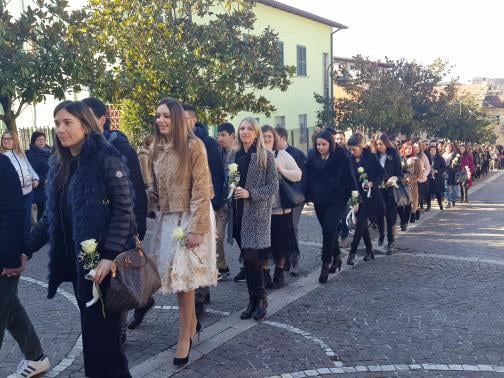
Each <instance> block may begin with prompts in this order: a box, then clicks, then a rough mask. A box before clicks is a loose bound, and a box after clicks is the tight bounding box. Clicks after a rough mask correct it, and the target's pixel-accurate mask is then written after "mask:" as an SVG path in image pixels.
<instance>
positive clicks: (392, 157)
mask: <svg viewBox="0 0 504 378" xmlns="http://www.w3.org/2000/svg"><path fill="white" fill-rule="evenodd" d="M386 154H387V158H386V160H385V168H384V169H385V173H384V181H385V182H386V181H387V180H388V179H389V178H391V177H393V176H396V177H397V178H398V179H399V180H402V178H403V169H402V166H401V157H400V156H399V153H398V152H397V150H396V149H395V148H387V152H386ZM376 157H377V159H380V155H379V154H376ZM378 162H379V160H378Z"/></svg>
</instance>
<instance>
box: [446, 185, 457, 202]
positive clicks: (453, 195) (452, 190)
mask: <svg viewBox="0 0 504 378" xmlns="http://www.w3.org/2000/svg"><path fill="white" fill-rule="evenodd" d="M458 196H459V193H458V185H447V186H446V199H447V200H448V202H455V201H457V199H458Z"/></svg>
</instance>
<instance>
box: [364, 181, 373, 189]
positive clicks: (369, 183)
mask: <svg viewBox="0 0 504 378" xmlns="http://www.w3.org/2000/svg"><path fill="white" fill-rule="evenodd" d="M372 187H373V182H372V181H368V182H367V184H365V185H364V189H365V190H368V189H371V188H372Z"/></svg>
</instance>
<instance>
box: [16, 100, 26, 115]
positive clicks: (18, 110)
mask: <svg viewBox="0 0 504 378" xmlns="http://www.w3.org/2000/svg"><path fill="white" fill-rule="evenodd" d="M25 104H26V101H25V100H21V102H20V103H19V106H18V108H17V110H16V112H15V113H14V118H17V117H19V115H20V114H21V112H22V111H23V105H25Z"/></svg>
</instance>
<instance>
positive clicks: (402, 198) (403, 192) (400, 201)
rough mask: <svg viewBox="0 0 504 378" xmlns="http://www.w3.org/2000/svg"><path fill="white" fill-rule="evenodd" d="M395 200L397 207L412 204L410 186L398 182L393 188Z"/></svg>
mask: <svg viewBox="0 0 504 378" xmlns="http://www.w3.org/2000/svg"><path fill="white" fill-rule="evenodd" d="M393 193H394V201H395V203H396V205H397V207H404V206H408V205H410V204H411V202H412V201H411V194H410V191H409V188H408V187H407V186H406V185H404V183H403V182H400V181H398V182H397V188H396V187H394V188H393Z"/></svg>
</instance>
